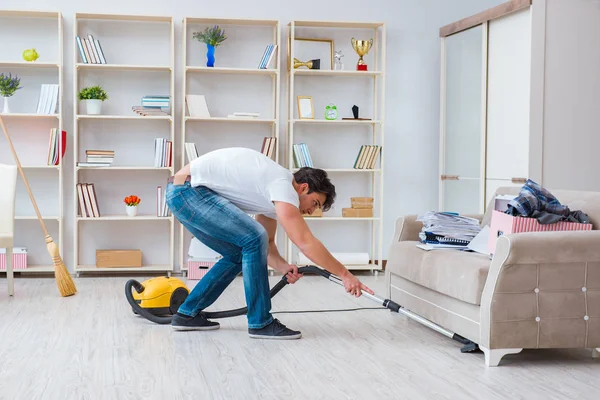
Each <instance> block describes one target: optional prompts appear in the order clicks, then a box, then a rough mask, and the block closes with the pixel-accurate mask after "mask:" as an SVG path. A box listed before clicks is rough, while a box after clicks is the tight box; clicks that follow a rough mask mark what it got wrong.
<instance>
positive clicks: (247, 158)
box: [190, 147, 300, 219]
mask: <svg viewBox="0 0 600 400" xmlns="http://www.w3.org/2000/svg"><path fill="white" fill-rule="evenodd" d="M190 175H191V181H190V184H191V185H192V186H193V187H196V186H206V187H208V188H210V189H212V190H214V191H215V192H217V193H219V194H220V195H221V196H223V197H225V198H226V199H228V200H230V201H231V202H232V203H233V204H235V205H236V206H238V207H239V208H240V209H241V210H242V211H244V212H246V213H248V214H263V215H265V216H267V217H269V218H272V219H277V216H276V213H275V205H274V204H273V201H283V202H286V203H290V204H292V205H294V206H296V207H299V206H300V201H299V198H298V193H297V192H296V190H294V187H293V185H292V181H293V179H294V176H293V174H292V173H291V172H290V171H289V170H287V169H285V168H284V167H282V166H281V165H279V164H277V163H276V162H275V161H273V160H272V159H270V158H269V157H267V156H265V155H264V154H262V153H260V152H258V151H255V150H252V149H248V148H241V147H234V148H226V149H219V150H214V151H211V152H209V153H206V154H204V155H202V156H200V157H198V158H196V159H194V160H192V162H191V163H190Z"/></svg>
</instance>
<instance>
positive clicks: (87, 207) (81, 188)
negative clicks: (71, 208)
mask: <svg viewBox="0 0 600 400" xmlns="http://www.w3.org/2000/svg"><path fill="white" fill-rule="evenodd" d="M77 197H78V198H79V215H81V216H82V217H85V218H88V217H100V207H99V206H98V199H97V198H96V189H95V188H94V184H93V183H78V184H77Z"/></svg>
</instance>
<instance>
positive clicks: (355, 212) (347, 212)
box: [342, 208, 373, 218]
mask: <svg viewBox="0 0 600 400" xmlns="http://www.w3.org/2000/svg"><path fill="white" fill-rule="evenodd" d="M342 217H345V218H373V209H372V208H342Z"/></svg>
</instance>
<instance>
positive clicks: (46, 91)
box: [36, 83, 60, 115]
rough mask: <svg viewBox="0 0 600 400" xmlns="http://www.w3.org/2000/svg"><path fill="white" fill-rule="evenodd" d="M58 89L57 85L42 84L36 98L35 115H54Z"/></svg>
mask: <svg viewBox="0 0 600 400" xmlns="http://www.w3.org/2000/svg"><path fill="white" fill-rule="evenodd" d="M59 91H60V89H59V87H58V85H57V84H50V83H43V84H42V86H41V88H40V97H39V98H38V104H37V110H36V113H37V114H43V115H51V114H55V113H56V107H58V99H59V96H58V95H59Z"/></svg>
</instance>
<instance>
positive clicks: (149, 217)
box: [77, 214, 173, 222]
mask: <svg viewBox="0 0 600 400" xmlns="http://www.w3.org/2000/svg"><path fill="white" fill-rule="evenodd" d="M172 220H173V216H172V215H171V216H168V217H157V216H156V215H143V214H138V215H136V216H135V217H128V216H127V215H125V214H123V215H104V216H102V217H82V216H79V215H78V216H77V221H132V222H134V221H172Z"/></svg>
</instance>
